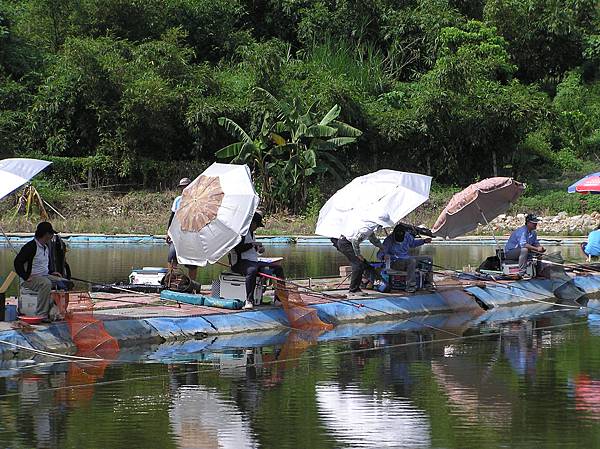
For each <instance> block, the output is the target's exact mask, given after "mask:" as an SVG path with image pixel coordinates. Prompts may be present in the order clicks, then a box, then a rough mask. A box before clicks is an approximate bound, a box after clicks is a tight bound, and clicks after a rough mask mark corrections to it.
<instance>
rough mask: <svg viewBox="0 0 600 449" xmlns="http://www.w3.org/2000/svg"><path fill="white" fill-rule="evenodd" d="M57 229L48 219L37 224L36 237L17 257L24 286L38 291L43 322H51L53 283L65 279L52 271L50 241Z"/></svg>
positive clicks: (19, 273)
mask: <svg viewBox="0 0 600 449" xmlns="http://www.w3.org/2000/svg"><path fill="white" fill-rule="evenodd" d="M54 234H56V231H55V230H54V229H53V228H52V225H51V224H50V223H48V222H47V221H42V222H41V223H40V224H38V225H37V228H36V230H35V238H34V239H33V240H31V241H29V242H27V243H26V244H25V245H24V246H23V248H21V251H19V254H17V256H16V257H15V260H14V267H15V271H16V272H17V274H18V275H19V277H20V278H21V279H23V284H22V285H23V287H25V288H28V289H30V290H33V291H35V292H37V294H38V295H37V307H36V315H37V316H39V317H41V318H42V322H45V323H48V322H50V308H51V307H52V299H51V296H50V293H51V291H52V286H53V284H56V283H57V282H61V281H63V280H64V279H63V277H62V276H61V274H60V273H57V272H53V273H50V248H49V245H48V244H49V242H50V240H52V237H54Z"/></svg>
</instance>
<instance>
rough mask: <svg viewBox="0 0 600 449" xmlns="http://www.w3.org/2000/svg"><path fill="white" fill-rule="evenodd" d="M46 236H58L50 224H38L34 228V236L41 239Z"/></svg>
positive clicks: (43, 222) (46, 222) (44, 222)
mask: <svg viewBox="0 0 600 449" xmlns="http://www.w3.org/2000/svg"><path fill="white" fill-rule="evenodd" d="M46 234H58V232H56V231H55V230H54V228H53V227H52V224H51V223H50V222H48V221H42V222H40V223H38V225H37V227H36V228H35V235H36V236H38V237H42V236H44V235H46Z"/></svg>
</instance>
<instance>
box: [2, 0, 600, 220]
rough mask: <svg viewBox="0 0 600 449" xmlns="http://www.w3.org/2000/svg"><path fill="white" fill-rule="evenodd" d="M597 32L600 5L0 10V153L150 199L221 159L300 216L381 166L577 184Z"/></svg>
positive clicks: (592, 154) (597, 125)
mask: <svg viewBox="0 0 600 449" xmlns="http://www.w3.org/2000/svg"><path fill="white" fill-rule="evenodd" d="M599 20H600V19H599V17H598V8H597V3H596V1H594V0H568V1H565V2H559V1H557V0H408V1H402V2H400V1H397V0H362V1H356V0H335V1H333V0H330V1H329V0H253V1H249V0H144V1H139V0H0V152H1V156H2V157H7V156H10V155H15V154H18V155H38V156H39V155H43V156H45V157H51V158H53V160H54V161H55V166H56V168H55V170H57V172H58V173H65V172H68V177H66V178H65V176H62V177H63V179H64V180H65V182H67V183H76V182H89V181H90V180H91V179H96V180H98V182H100V183H111V182H120V183H134V184H138V185H146V186H150V187H153V186H158V185H159V183H163V185H164V184H165V183H166V184H169V183H171V182H173V179H170V178H171V177H173V176H175V174H178V173H184V172H186V170H187V171H195V170H197V169H198V167H201V166H203V165H205V164H207V163H209V162H211V161H214V160H216V157H215V153H217V152H218V153H217V155H218V156H220V157H221V158H223V159H225V160H231V159H232V158H235V159H236V160H240V161H242V160H243V161H245V162H248V163H249V164H250V165H251V166H252V169H253V170H254V172H255V174H256V175H257V177H261V182H260V183H261V185H260V187H261V188H262V189H263V191H269V192H272V195H271V204H269V207H270V208H271V209H276V208H287V209H289V210H294V211H298V210H299V209H302V208H304V207H305V206H306V205H307V203H310V202H311V198H310V195H309V192H310V189H309V188H308V187H309V186H310V185H315V183H317V184H318V183H320V185H323V186H327V187H328V188H329V189H332V188H335V186H336V185H337V184H336V183H339V182H340V181H336V179H337V177H342V178H344V179H347V178H349V177H350V176H352V175H357V174H361V173H364V172H367V171H371V170H374V169H378V168H382V167H388V168H396V169H401V170H408V171H419V172H423V173H429V174H431V175H433V176H435V177H436V179H437V180H438V181H440V182H444V183H456V184H465V183H468V182H470V181H473V180H474V179H477V178H482V177H487V176H490V175H494V174H510V175H514V176H518V177H519V178H521V179H524V180H530V179H539V178H557V177H560V176H564V174H565V173H567V174H570V175H572V176H573V177H574V176H575V174H579V173H583V172H585V171H588V170H589V171H591V170H594V169H596V168H597V165H598V163H599V162H598V161H599V157H600V69H599V67H600V65H599V64H600V21H599ZM332 111H333V112H332ZM330 114H331V116H333V115H335V117H333V118H331V119H330V120H329V119H328V118H327V117H328V116H329V115H330ZM327 120H329V121H327ZM334 122H335V123H334ZM331 124H338V125H336V126H330V125H331ZM326 128H327V129H326ZM342 128H343V129H342ZM332 130H334V131H332ZM244 142H245V143H246V144H244ZM238 143H239V144H240V145H237V144H238ZM232 145H233V146H232ZM221 149H223V150H221ZM219 150H221V151H220V152H219ZM242 150H243V151H242ZM240 152H241V153H240ZM192 161H193V162H192ZM191 164H193V165H191ZM188 167H189V168H188ZM267 171H268V175H265V173H266V172H267ZM261 173H262V175H261ZM193 174H195V173H189V175H193ZM565 179H566V178H565ZM263 181H264V183H266V184H264V183H263ZM328 181H332V182H328ZM262 184H264V185H262Z"/></svg>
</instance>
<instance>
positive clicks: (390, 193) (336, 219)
mask: <svg viewBox="0 0 600 449" xmlns="http://www.w3.org/2000/svg"><path fill="white" fill-rule="evenodd" d="M430 188H431V177H430V176H425V175H420V174H416V173H406V172H401V171H396V170H379V171H376V172H374V173H370V174H368V175H364V176H359V177H358V178H355V179H353V180H352V181H351V182H350V183H349V184H348V185H346V186H345V187H344V188H342V189H340V190H338V191H337V192H336V193H335V195H333V196H332V197H331V198H329V200H328V201H327V202H326V203H325V205H324V206H323V207H322V208H321V211H320V212H319V219H318V221H317V229H316V233H317V234H318V235H322V236H325V237H334V238H339V237H340V236H342V235H343V236H346V237H350V236H352V235H354V234H355V233H356V232H357V231H358V230H359V229H361V228H362V227H364V226H365V225H367V226H368V225H371V224H372V223H376V224H378V225H380V226H382V227H392V226H395V225H396V224H397V223H398V222H399V221H400V220H402V219H403V218H404V217H406V216H407V215H408V214H409V213H411V212H412V211H413V210H415V209H416V208H417V207H419V206H420V205H421V204H423V203H424V202H425V201H427V199H428V198H429V189H430Z"/></svg>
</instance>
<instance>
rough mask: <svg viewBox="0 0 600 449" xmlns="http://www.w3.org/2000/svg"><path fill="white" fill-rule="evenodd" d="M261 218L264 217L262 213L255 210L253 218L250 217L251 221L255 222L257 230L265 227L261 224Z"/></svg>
mask: <svg viewBox="0 0 600 449" xmlns="http://www.w3.org/2000/svg"><path fill="white" fill-rule="evenodd" d="M263 216H264V213H263V211H261V210H257V211H256V212H254V216H253V217H252V221H254V222H256V225H257V226H258V227H259V228H264V227H265V225H264V224H263Z"/></svg>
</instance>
